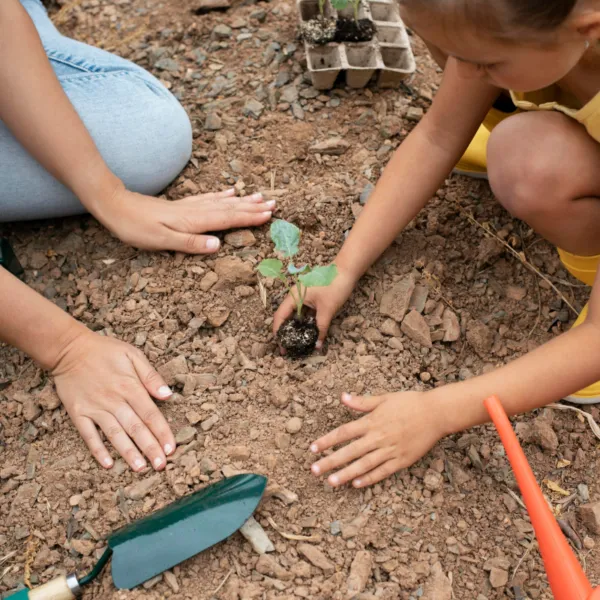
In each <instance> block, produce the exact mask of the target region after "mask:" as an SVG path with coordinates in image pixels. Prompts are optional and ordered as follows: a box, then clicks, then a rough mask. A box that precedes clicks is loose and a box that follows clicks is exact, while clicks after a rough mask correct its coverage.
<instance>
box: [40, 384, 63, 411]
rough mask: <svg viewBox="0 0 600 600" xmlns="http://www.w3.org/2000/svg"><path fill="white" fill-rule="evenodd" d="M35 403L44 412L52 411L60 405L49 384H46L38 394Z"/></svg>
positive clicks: (54, 391) (52, 387)
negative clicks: (36, 402) (38, 404)
mask: <svg viewBox="0 0 600 600" xmlns="http://www.w3.org/2000/svg"><path fill="white" fill-rule="evenodd" d="M37 401H38V402H39V403H40V405H41V407H42V408H43V409H44V410H54V409H56V408H58V407H59V406H60V404H61V402H60V398H59V397H58V394H57V393H56V390H55V389H54V386H53V385H52V384H50V383H48V384H46V386H45V387H44V389H43V390H42V391H41V392H40V393H39V395H38V397H37Z"/></svg>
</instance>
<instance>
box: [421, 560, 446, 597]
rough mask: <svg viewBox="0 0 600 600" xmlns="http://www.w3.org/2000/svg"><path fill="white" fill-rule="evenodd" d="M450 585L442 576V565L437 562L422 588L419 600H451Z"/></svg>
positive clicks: (444, 576)
mask: <svg viewBox="0 0 600 600" xmlns="http://www.w3.org/2000/svg"><path fill="white" fill-rule="evenodd" d="M451 598H452V583H451V582H450V580H449V579H448V577H446V575H445V574H444V571H443V570H442V565H441V564H440V563H439V562H438V563H435V564H434V565H433V567H432V568H431V575H430V577H429V579H428V580H427V582H426V583H425V585H424V586H423V595H422V596H421V600H451Z"/></svg>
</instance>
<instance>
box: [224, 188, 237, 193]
mask: <svg viewBox="0 0 600 600" xmlns="http://www.w3.org/2000/svg"><path fill="white" fill-rule="evenodd" d="M225 193H226V194H235V188H229V189H228V190H225Z"/></svg>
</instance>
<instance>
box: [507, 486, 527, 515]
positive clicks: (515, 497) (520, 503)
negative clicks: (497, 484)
mask: <svg viewBox="0 0 600 600" xmlns="http://www.w3.org/2000/svg"><path fill="white" fill-rule="evenodd" d="M506 491H507V492H508V493H509V494H510V495H511V496H512V497H513V498H514V500H515V502H516V503H517V504H518V505H519V506H520V507H521V508H524V509H525V510H527V507H526V506H525V503H524V502H523V500H521V498H519V496H517V494H515V493H514V492H513V491H512V490H511V489H510V488H509V487H508V486H506Z"/></svg>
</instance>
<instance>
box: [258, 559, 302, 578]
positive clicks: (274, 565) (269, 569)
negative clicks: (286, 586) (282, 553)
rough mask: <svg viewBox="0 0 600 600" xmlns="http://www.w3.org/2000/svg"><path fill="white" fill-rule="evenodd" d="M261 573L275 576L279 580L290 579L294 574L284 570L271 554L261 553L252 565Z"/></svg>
mask: <svg viewBox="0 0 600 600" xmlns="http://www.w3.org/2000/svg"><path fill="white" fill-rule="evenodd" d="M254 568H255V569H256V571H257V572H258V573H260V574H261V575H266V576H267V577H275V578H276V579H279V580H281V581H290V580H291V579H293V578H294V575H293V574H292V573H290V572H289V571H286V570H285V569H284V568H283V567H282V566H281V565H280V564H279V563H278V562H277V561H276V560H275V559H274V558H273V557H272V556H269V555H267V554H262V555H261V557H260V558H259V559H258V561H257V563H256V566H255V567H254Z"/></svg>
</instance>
